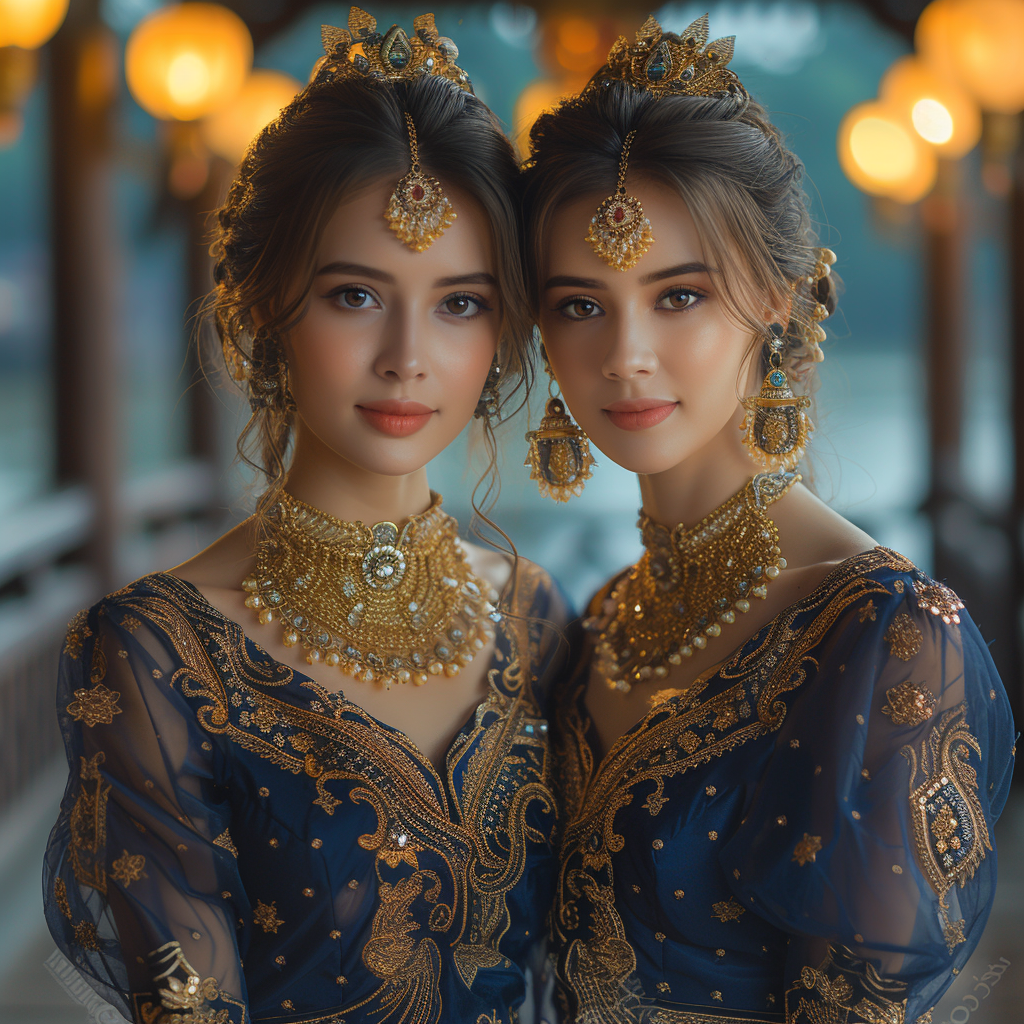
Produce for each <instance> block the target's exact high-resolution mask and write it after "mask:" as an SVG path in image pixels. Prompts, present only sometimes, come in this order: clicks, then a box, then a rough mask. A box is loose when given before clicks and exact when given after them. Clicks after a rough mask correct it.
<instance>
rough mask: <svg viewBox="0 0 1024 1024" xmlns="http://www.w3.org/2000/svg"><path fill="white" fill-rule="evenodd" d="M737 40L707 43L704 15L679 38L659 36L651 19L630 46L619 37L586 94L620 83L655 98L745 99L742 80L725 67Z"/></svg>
mask: <svg viewBox="0 0 1024 1024" xmlns="http://www.w3.org/2000/svg"><path fill="white" fill-rule="evenodd" d="M735 40H736V37H735V36H725V37H724V38H722V39H715V40H714V41H713V42H710V43H709V42H708V16H707V15H706V14H705V15H702V16H701V17H699V18H698V19H697V20H696V21H695V22H694V23H693V24H692V25H690V27H689V28H688V29H686V31H685V32H683V34H682V35H676V33H675V32H663V31H662V28H661V25H659V24H658V21H657V19H656V18H655V17H654V15H651V17H649V18H648V19H647V20H646V21H645V22H644V23H643V25H641V26H640V29H639V31H638V32H637V34H636V42H635V43H634V44H633V45H632V46H630V45H629V42H628V40H627V39H626V37H625V36H619V38H618V39H617V40H616V42H615V45H614V46H613V47H612V48H611V52H610V53H609V54H608V60H607V61H606V62H605V64H604V66H603V67H602V68H601V69H600V70H599V71H598V72H597V74H595V75H594V77H593V78H592V79H591V80H590V83H589V84H588V86H587V89H593V88H597V87H598V86H603V85H604V83H605V82H614V81H621V82H626V83H627V84H629V85H631V86H633V87H634V88H636V89H646V90H647V91H649V92H653V93H655V95H663V94H666V93H670V94H673V95H685V96H724V95H725V94H727V93H732V94H736V95H741V94H745V90H744V88H743V86H742V85H741V84H740V80H739V79H738V78H737V77H736V75H735V73H734V72H732V71H729V70H728V69H727V68H726V65H727V64H728V63H729V61H730V60H731V59H732V54H733V48H734V43H735Z"/></svg>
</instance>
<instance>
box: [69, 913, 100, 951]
mask: <svg viewBox="0 0 1024 1024" xmlns="http://www.w3.org/2000/svg"><path fill="white" fill-rule="evenodd" d="M75 944H76V945H78V946H81V947H82V949H86V950H89V951H90V952H95V951H96V950H97V949H99V948H100V942H99V937H98V936H97V934H96V925H95V924H93V922H92V921H79V922H78V924H76V925H75Z"/></svg>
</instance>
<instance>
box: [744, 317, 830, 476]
mask: <svg viewBox="0 0 1024 1024" xmlns="http://www.w3.org/2000/svg"><path fill="white" fill-rule="evenodd" d="M784 333H785V330H784V328H783V326H782V324H778V323H773V324H770V325H769V326H768V337H767V339H766V341H765V344H766V345H767V347H768V373H767V375H766V376H765V378H764V381H763V382H762V384H761V390H760V391H759V392H758V393H757V394H756V395H751V396H750V397H749V398H745V399H743V406H744V408H745V409H746V411H747V413H746V416H745V417H744V418H743V423H742V425H741V426H740V430H742V431H743V443H744V444H745V445H746V447H747V450H748V451H749V452H750V454H751V455H752V456H753V457H754V459H756V460H757V462H759V463H760V464H761V465H762V466H764V467H765V468H766V469H768V470H770V471H771V472H779V471H780V470H786V471H788V470H792V469H793V467H794V466H796V464H797V463H798V462H799V461H800V460H801V459H802V458H803V456H804V453H805V451H806V449H807V439H808V437H809V436H810V433H811V431H812V430H813V429H814V424H813V423H812V422H811V419H810V417H809V416H808V415H807V413H806V411H805V410H806V409H807V407H808V406H809V405H810V404H811V400H810V398H808V397H807V396H806V395H795V394H794V393H793V388H792V387H791V386H790V383H789V378H788V377H787V376H786V372H785V370H783V369H782V338H783V335H784Z"/></svg>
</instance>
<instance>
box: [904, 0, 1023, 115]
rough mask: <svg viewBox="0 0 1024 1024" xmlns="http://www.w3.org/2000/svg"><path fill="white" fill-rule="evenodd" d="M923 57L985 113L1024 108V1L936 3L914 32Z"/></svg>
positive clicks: (937, 0) (936, 0)
mask: <svg viewBox="0 0 1024 1024" xmlns="http://www.w3.org/2000/svg"><path fill="white" fill-rule="evenodd" d="M914 43H915V45H916V47H917V50H918V52H919V53H920V54H921V56H922V57H923V58H924V59H925V60H926V61H927V62H928V63H929V64H931V65H932V66H933V67H934V68H935V70H936V71H937V72H939V73H940V74H943V75H946V76H949V77H953V78H955V79H956V80H958V81H959V83H960V84H961V85H962V86H963V88H964V89H966V90H967V91H968V92H969V93H970V94H971V95H972V96H973V97H974V99H975V100H976V101H977V102H978V103H979V104H980V105H981V107H982V108H983V109H985V110H992V111H996V112H999V113H1004V114H1016V113H1018V112H1019V111H1021V110H1024V0H933V2H932V3H930V4H929V5H928V6H927V7H926V8H925V9H924V10H923V11H922V12H921V17H920V18H919V19H918V22H917V28H916V29H915V32H914Z"/></svg>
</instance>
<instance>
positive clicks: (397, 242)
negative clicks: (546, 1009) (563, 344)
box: [44, 9, 569, 1024]
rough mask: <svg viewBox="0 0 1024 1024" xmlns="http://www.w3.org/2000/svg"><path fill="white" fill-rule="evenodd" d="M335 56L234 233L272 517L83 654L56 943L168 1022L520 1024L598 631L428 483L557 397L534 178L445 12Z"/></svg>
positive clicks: (131, 596)
mask: <svg viewBox="0 0 1024 1024" xmlns="http://www.w3.org/2000/svg"><path fill="white" fill-rule="evenodd" d="M324 41H325V49H326V56H325V57H324V58H323V60H322V61H321V63H320V65H319V66H318V68H317V70H316V73H315V75H314V78H313V80H312V81H311V83H310V85H309V86H307V88H306V89H304V90H303V92H302V93H301V94H300V95H299V96H298V97H297V98H296V99H295V100H294V101H293V102H292V103H291V104H290V105H289V106H288V107H287V108H286V109H285V110H284V111H283V112H282V114H281V115H280V117H279V118H278V119H277V120H276V121H275V122H274V123H273V124H272V125H270V126H269V127H268V128H266V129H265V130H264V131H263V132H262V133H261V135H260V136H259V138H258V139H257V140H256V141H255V143H254V144H253V146H252V148H251V149H250V151H249V153H248V155H247V156H246V158H245V160H244V162H243V164H242V167H241V170H240V172H239V175H238V179H237V180H236V181H235V183H234V185H233V186H232V188H231V190H230V194H229V196H228V199H227V202H226V203H225V205H224V208H223V209H222V210H221V211H220V228H219V233H218V237H217V240H216V244H215V254H216V258H217V262H216V275H215V277H216V291H215V294H214V295H213V297H212V300H211V307H212V311H213V313H214V315H215V319H216V323H217V326H218V328H219V332H220V336H221V340H222V342H223V346H224V352H225V356H226V359H227V362H228V366H229V368H230V369H231V371H232V373H233V374H234V376H235V377H236V378H237V379H238V380H239V381H240V382H241V383H242V385H243V387H244V388H245V389H246V391H247V393H248V396H249V401H250V404H251V407H252V418H251V420H250V422H249V424H248V426H247V428H246V432H245V433H244V434H243V438H242V440H241V442H240V450H241V451H242V452H243V454H245V455H247V457H249V458H250V459H251V460H252V461H253V462H254V463H255V464H256V465H258V466H259V467H260V468H261V469H263V470H264V472H265V474H266V478H267V482H268V486H267V489H266V491H265V493H264V494H263V496H262V498H261V499H260V502H259V505H258V508H257V513H256V515H254V516H253V517H251V518H250V519H248V520H246V521H245V522H243V523H242V524H241V525H240V526H239V527H237V528H236V529H234V530H232V531H231V532H229V533H227V534H225V535H224V536H223V537H221V538H220V539H219V540H217V541H216V542H215V543H214V544H212V545H211V546H210V547H209V548H207V549H206V550H205V551H203V552H202V553H200V554H199V555H197V556H196V557H195V558H193V559H191V560H190V561H188V562H186V563H184V564H183V565H180V566H178V567H177V568H175V569H172V570H171V571H169V572H160V573H155V574H153V575H150V576H146V577H144V578H143V579H140V580H137V581H136V582H134V583H132V584H129V585H128V586H127V587H125V588H124V589H122V590H120V591H118V592H117V593H114V594H111V595H109V596H108V597H106V598H104V599H103V600H102V601H100V602H99V603H98V604H97V605H95V606H94V607H93V608H91V609H90V610H89V611H88V612H83V613H81V614H80V615H79V616H78V617H77V618H76V619H75V620H74V622H73V623H72V624H71V627H70V630H69V633H68V638H67V643H66V646H65V650H64V655H63V659H62V666H61V678H60V690H59V696H58V706H59V713H60V719H61V725H62V728H63V730H64V735H65V740H66V744H67V752H68V758H69V763H70V765H71V768H72V772H71V778H70V781H69V784H68V789H67V793H66V796H65V799H64V802H63V805H62V810H61V816H60V819H59V821H58V823H57V825H56V827H55V829H54V831H53V834H52V836H51V840H50V845H49V850H48V853H47V858H46V868H45V879H44V884H45V893H46V900H47V918H48V922H49V925H50V929H51V931H52V933H53V935H54V938H55V939H56V941H57V943H58V945H59V946H60V947H61V948H62V949H63V950H64V951H65V953H66V954H67V955H68V957H69V958H70V959H71V960H72V961H73V963H74V964H75V966H76V967H77V968H78V969H79V971H81V972H82V974H83V975H84V976H85V977H86V979H87V980H88V981H89V983H90V984H92V985H93V986H94V987H95V988H97V990H98V991H99V992H101V993H102V994H103V995H105V996H106V998H107V999H109V1000H110V1001H111V1002H113V1003H114V1004H115V1005H116V1006H117V1007H118V1008H119V1009H120V1010H121V1012H122V1013H123V1014H125V1015H126V1016H130V1017H131V1018H132V1019H133V1020H136V1021H140V1022H142V1021H144V1022H146V1024H154V1022H159V1024H184V1022H196V1024H199V1022H201V1021H202V1022H208V1024H209V1022H217V1024H226V1022H229V1021H231V1022H242V1021H249V1020H255V1021H262V1020H268V1021H269V1020H274V1021H281V1022H285V1021H287V1022H298V1021H310V1022H311V1021H317V1022H326V1021H328V1020H330V1021H335V1020H337V1021H341V1020H342V1019H344V1020H345V1021H346V1022H348V1024H356V1022H359V1021H377V1022H379V1021H386V1020H387V1021H395V1022H397V1021H402V1022H405V1024H435V1022H439V1021H474V1022H475V1021H484V1020H486V1021H490V1022H492V1024H496V1022H497V1021H506V1022H507V1021H510V1020H511V1019H512V1018H513V1016H514V1015H515V1013H516V1012H517V1009H518V1008H521V1007H522V1006H523V1004H524V1001H526V1000H527V999H528V998H530V997H529V996H528V987H529V977H528V976H529V967H528V965H529V962H530V958H531V956H532V955H533V953H534V951H535V949H536V947H537V944H538V941H539V940H542V938H543V935H544V926H545V918H546V914H547V911H548V908H549V906H550V901H551V898H552V893H553V888H554V876H555V867H556V865H555V859H554V852H553V848H552V843H553V837H554V829H555V824H556V819H557V814H556V808H555V803H554V798H553V795H552V781H551V777H550V765H549V753H548V738H547V723H546V720H545V718H546V707H547V692H548V689H549V684H550V681H551V677H552V674H553V673H554V672H555V671H556V669H557V665H558V651H559V648H560V646H561V644H560V636H559V633H558V630H557V629H553V628H550V626H551V625H552V624H554V625H556V626H557V625H558V624H564V622H565V621H566V619H567V618H568V615H569V613H568V610H567V608H566V606H565V604H564V602H563V600H562V599H561V597H560V596H559V593H558V591H557V589H556V588H555V587H554V585H553V584H552V582H551V580H550V579H549V578H548V577H547V576H546V574H545V573H543V572H542V571H541V570H540V569H538V568H537V567H536V566H532V565H529V564H527V563H524V562H518V563H516V561H515V560H514V559H509V558H506V557H504V556H503V555H501V554H500V553H495V552H489V551H487V550H486V549H484V548H481V547H478V546H476V545H474V544H469V543H466V542H463V541H461V540H460V539H459V537H458V534H457V524H456V522H455V521H454V520H453V519H452V518H451V517H449V516H448V515H447V514H446V513H445V511H444V510H443V508H442V507H441V499H440V496H439V495H436V494H433V493H432V492H431V491H430V490H429V487H428V483H427V475H426V469H425V467H426V464H427V463H428V462H429V461H430V459H432V458H433V457H434V456H436V455H437V454H438V453H439V452H441V451H442V450H443V449H444V448H445V447H446V446H448V445H449V444H450V443H451V442H452V441H453V440H454V439H455V438H456V436H457V435H458V434H459V433H460V432H461V431H462V429H463V428H464V427H465V426H466V424H467V423H468V422H470V421H471V420H472V418H473V416H474V414H475V415H476V416H477V417H478V419H479V420H480V421H481V422H482V425H483V428H484V432H485V437H486V439H487V442H488V444H489V445H490V446H491V454H492V467H493V436H492V432H491V428H492V424H493V422H494V421H495V420H496V419H497V418H498V416H499V415H500V414H501V411H502V409H503V408H504V407H505V406H506V405H507V403H508V402H509V401H510V399H511V396H512V395H513V394H514V393H515V392H516V390H517V388H519V387H521V386H522V385H523V384H525V383H527V381H528V377H529V370H530V357H529V345H530V341H531V331H532V321H531V320H530V318H529V316H528V311H527V305H526V301H525V296H524V284H523V274H522V271H521V256H520V249H519V246H520V239H521V226H520V225H521V222H520V210H519V205H518V202H517V194H518V193H517V188H518V178H517V175H518V169H517V166H516V161H515V158H514V155H513V151H512V148H511V146H510V144H509V142H508V140H507V139H506V138H505V136H504V135H503V134H502V131H501V129H500V127H499V125H498V123H497V121H496V119H495V118H494V117H493V115H492V114H491V113H490V111H489V110H488V109H487V108H486V107H485V106H484V105H483V104H482V103H481V102H480V101H479V100H478V99H476V98H475V97H474V96H473V94H472V90H471V88H470V86H469V83H468V80H467V78H466V75H465V74H464V73H463V72H462V71H461V70H460V69H459V68H458V66H457V65H456V63H455V60H456V58H457V56H458V51H457V50H456V48H455V45H454V44H453V43H452V41H451V40H450V39H446V38H444V37H440V36H439V35H438V32H437V30H436V28H435V27H434V23H433V18H432V16H429V15H428V16H425V17H423V18H419V19H417V21H416V30H415V32H414V33H413V35H412V36H407V35H406V34H405V33H404V32H402V31H401V30H400V29H398V28H395V27H392V29H391V30H390V31H389V32H387V33H386V34H382V33H379V32H377V30H376V25H375V23H374V21H373V19H372V18H371V17H370V16H369V15H366V14H364V13H363V12H361V11H359V10H357V9H353V12H352V15H351V18H350V22H349V31H341V30H337V29H325V34H324ZM364 524H367V525H364ZM368 524H374V525H368ZM545 620H546V621H545ZM339 669H340V670H341V672H339ZM342 673H344V674H342ZM402 684H405V685H402ZM342 687H344V691H345V692H342Z"/></svg>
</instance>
